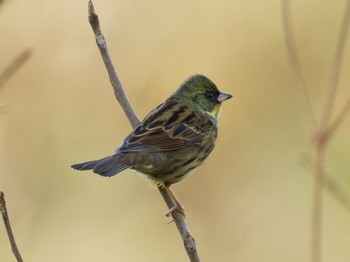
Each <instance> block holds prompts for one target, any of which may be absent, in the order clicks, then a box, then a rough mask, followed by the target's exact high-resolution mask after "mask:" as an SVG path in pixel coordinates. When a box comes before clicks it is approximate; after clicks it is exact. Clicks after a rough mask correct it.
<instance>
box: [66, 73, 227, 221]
mask: <svg viewBox="0 0 350 262" xmlns="http://www.w3.org/2000/svg"><path fill="white" fill-rule="evenodd" d="M231 97H232V96H231V95H229V94H225V93H221V92H220V91H219V90H218V88H217V87H216V85H215V84H214V83H213V82H212V81H211V80H210V79H208V78H207V77H206V76H203V75H193V76H190V77H189V78H188V79H187V80H185V82H184V83H183V84H182V85H181V86H180V87H179V88H178V89H177V90H176V91H175V93H173V94H172V95H171V96H170V97H169V98H168V99H167V100H166V101H165V102H164V103H162V104H161V105H159V106H158V107H156V108H155V109H154V110H153V111H151V112H150V113H149V114H148V115H147V116H146V117H145V119H144V120H143V121H142V122H141V123H140V125H139V126H138V127H136V128H135V129H134V130H133V131H132V132H131V133H130V134H129V135H128V136H127V137H126V138H125V140H124V142H123V143H122V144H121V145H120V146H119V147H118V148H117V149H116V150H115V154H113V155H112V156H108V157H105V158H102V159H99V160H93V161H88V162H84V163H80V164H75V165H72V168H74V169H77V170H90V169H92V170H93V172H94V173H97V174H99V175H101V176H105V177H110V176H114V175H116V174H118V173H120V172H121V171H123V170H125V169H128V168H131V169H134V170H136V171H138V172H140V173H142V174H144V175H145V176H146V177H147V178H149V179H150V180H152V181H154V182H155V183H156V184H157V185H158V186H164V187H165V188H166V189H167V191H168V192H169V193H170V194H171V196H172V197H173V199H174V202H175V203H176V205H175V206H174V207H173V208H171V209H170V210H169V211H168V212H167V214H166V215H167V216H168V215H170V214H171V213H172V212H173V211H175V210H177V211H179V212H180V213H182V214H184V212H183V210H184V209H183V206H182V205H181V203H180V201H179V200H178V199H177V198H176V196H175V194H174V192H173V191H172V190H171V189H170V188H169V187H170V185H172V184H175V183H177V182H179V181H181V180H182V179H184V178H185V177H186V176H187V175H189V174H190V173H192V172H193V171H194V170H195V169H196V168H197V167H198V166H200V165H201V164H202V163H203V162H204V160H205V159H206V158H207V157H208V156H209V154H210V153H211V152H212V150H213V149H214V146H215V140H216V138H217V135H218V117H219V115H220V111H221V103H222V102H223V101H225V100H227V99H229V98H231Z"/></svg>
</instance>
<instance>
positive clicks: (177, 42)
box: [0, 0, 350, 262]
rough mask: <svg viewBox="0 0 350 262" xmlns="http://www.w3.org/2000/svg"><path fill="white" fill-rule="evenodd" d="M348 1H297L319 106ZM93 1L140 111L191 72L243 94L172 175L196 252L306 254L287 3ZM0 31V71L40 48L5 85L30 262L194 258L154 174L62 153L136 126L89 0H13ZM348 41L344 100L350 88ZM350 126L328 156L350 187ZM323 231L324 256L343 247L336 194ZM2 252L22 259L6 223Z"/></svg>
mask: <svg viewBox="0 0 350 262" xmlns="http://www.w3.org/2000/svg"><path fill="white" fill-rule="evenodd" d="M214 2H215V3H214ZM344 6H345V1H307V3H306V2H305V1H301V0H299V1H293V8H292V12H293V19H294V28H295V32H296V36H297V45H298V48H299V51H300V59H301V61H302V67H303V70H304V73H305V78H306V82H307V85H308V88H309V90H310V95H311V97H312V104H313V106H314V108H315V109H316V110H315V111H316V115H317V116H319V115H320V112H321V108H322V103H323V97H324V94H325V92H324V91H325V83H326V80H327V76H328V71H329V68H330V64H331V60H332V55H333V52H334V47H335V44H336V39H337V33H338V31H339V25H340V21H341V17H342V13H343V9H344ZM95 8H96V10H97V13H98V14H99V16H100V19H101V23H102V29H103V32H104V34H105V37H106V38H107V41H108V44H109V48H110V52H111V55H112V56H113V59H114V62H115V64H116V68H117V70H118V73H119V76H120V78H121V80H122V82H123V84H124V86H125V87H126V89H127V93H128V96H129V99H130V101H131V103H132V105H133V106H134V108H135V110H136V112H137V114H138V116H139V117H140V118H142V117H144V116H145V115H146V114H147V113H148V112H149V111H150V110H151V109H153V108H154V107H155V106H157V105H158V104H159V103H161V102H162V101H163V100H165V99H166V98H167V96H169V95H170V94H171V93H172V92H173V91H174V90H175V88H177V87H178V85H179V84H180V83H181V82H182V81H183V80H184V79H185V78H186V77H188V76H189V75H191V74H193V73H202V74H205V75H207V76H208V77H210V78H211V79H212V80H213V81H214V82H215V83H216V84H217V85H218V86H219V88H220V89H221V90H222V91H225V92H228V93H231V94H233V95H234V99H232V100H229V101H228V102H226V103H225V104H224V108H223V109H224V110H223V114H222V117H221V123H220V137H219V140H218V143H217V146H216V149H215V151H214V153H213V154H212V156H211V158H210V159H209V160H208V161H207V163H206V164H205V165H204V166H203V167H202V168H201V169H200V170H199V171H198V172H197V173H196V174H195V175H194V176H191V177H190V178H188V179H186V180H185V181H183V182H182V183H180V184H178V185H175V186H174V189H175V191H176V192H177V194H178V196H179V198H180V199H181V200H182V202H183V204H184V205H185V207H186V211H187V212H186V214H187V222H188V224H189V226H190V228H191V232H192V233H193V235H194V237H195V238H196V240H197V244H198V248H199V251H200V253H201V256H202V258H203V261H241V262H250V261H259V262H261V261H266V262H273V261H276V262H280V261H283V262H294V261H299V262H302V261H308V259H309V253H310V248H309V232H310V208H311V188H312V179H311V175H310V170H309V168H308V163H309V160H310V157H311V150H310V143H309V141H308V137H307V133H306V131H305V126H304V123H303V119H302V114H301V112H300V110H299V106H298V100H297V96H296V94H295V88H294V86H293V84H292V74H291V70H290V67H289V63H288V60H287V55H286V48H285V42H284V38H283V27H282V15H281V2H280V1H257V0H255V1H182V0H181V1H160V0H158V1H157V0H154V1H126V0H124V1H107V0H101V1H96V2H95ZM0 32H1V41H0V71H1V70H2V69H3V68H5V67H6V65H8V64H9V63H10V62H11V60H12V59H14V57H16V55H18V54H19V53H20V52H21V51H22V50H24V49H26V48H33V50H34V51H33V55H32V57H31V59H30V60H29V61H28V63H26V64H25V65H24V66H23V67H22V68H21V69H20V70H19V71H18V73H17V74H16V75H15V76H14V77H13V78H12V79H11V80H10V81H9V82H8V83H7V84H6V86H4V87H3V88H2V89H1V90H0V101H1V102H2V103H5V104H6V110H5V111H3V112H1V114H0V189H1V190H3V191H4V192H5V194H6V199H7V204H8V209H9V212H10V216H11V222H12V226H13V229H14V233H15V236H16V240H17V243H18V245H19V247H20V249H21V251H22V255H23V257H24V259H25V261H53V262H55V261H187V257H186V254H185V251H184V250H183V247H182V243H181V241H180V238H179V236H178V233H177V231H176V229H175V226H174V225H167V224H166V222H168V219H167V218H165V217H164V213H165V211H166V206H165V204H164V203H163V201H162V199H161V197H160V195H159V193H158V191H157V190H156V189H154V188H153V187H152V186H151V185H150V183H148V182H147V181H145V180H144V179H140V178H139V177H138V176H135V175H131V174H133V172H132V171H125V172H123V173H121V174H119V175H118V176H116V177H113V178H110V179H106V178H102V177H99V176H97V175H93V174H92V173H90V172H86V173H79V172H77V171H74V170H71V169H70V167H69V166H70V165H71V164H72V163H76V162H80V161H85V160H90V159H95V158H99V157H102V156H105V155H108V154H111V153H112V152H113V150H114V148H115V147H116V146H117V145H118V144H119V143H120V142H121V141H122V140H123V139H124V137H125V136H126V135H127V134H128V132H129V131H130V126H129V123H128V122H127V120H126V118H125V116H124V115H123V113H122V111H121V109H120V107H119V105H118V104H117V103H116V101H115V99H114V96H113V93H112V89H111V87H110V85H109V80H108V76H107V74H106V72H105V69H104V66H103V64H102V60H101V58H100V55H99V52H98V50H97V47H96V45H95V41H94V38H93V35H92V31H91V29H90V26H89V24H88V22H87V1H68V0H66V1H53V0H41V1H21V0H14V1H5V3H3V4H2V5H1V7H0ZM349 45H350V42H348V44H347V46H346V52H345V59H344V64H343V69H342V74H341V78H340V83H339V89H338V91H339V93H338V96H337V100H336V110H335V111H337V110H338V109H339V108H341V105H342V104H343V103H344V102H345V100H346V98H347V97H348V96H349V84H350V74H349V70H350V59H349V56H350V53H349V52H350V49H349V47H350V46H349ZM349 128H350V120H349V117H347V119H346V120H345V122H344V123H343V125H342V126H341V128H340V130H339V131H338V132H337V133H336V136H335V137H334V139H332V141H331V146H330V147H329V148H328V151H327V161H326V170H327V172H328V174H329V175H330V176H331V177H333V178H334V179H336V181H337V182H338V183H339V184H340V185H341V187H342V188H343V189H344V190H345V191H346V190H347V194H350V190H349V188H350V178H349V170H350V166H349V155H350V140H349ZM323 234H324V242H323V247H324V249H323V255H324V261H330V262H342V261H343V262H345V261H349V259H350V249H349V244H350V213H349V211H348V210H347V209H346V208H345V207H344V206H343V205H341V204H340V203H339V201H337V200H336V199H335V198H334V197H333V196H332V195H331V194H329V193H328V192H326V193H325V202H324V223H323ZM0 261H14V258H13V256H12V253H11V249H10V247H9V244H8V241H7V237H6V233H5V229H4V227H3V225H2V224H1V225H0Z"/></svg>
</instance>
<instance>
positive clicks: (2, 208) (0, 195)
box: [0, 191, 23, 262]
mask: <svg viewBox="0 0 350 262" xmlns="http://www.w3.org/2000/svg"><path fill="white" fill-rule="evenodd" d="M0 212H1V215H2V219H3V220H4V224H5V228H6V231H7V236H8V238H9V240H10V244H11V248H12V252H13V254H14V255H15V257H16V259H17V261H18V262H23V259H22V257H21V254H20V252H19V250H18V247H17V245H16V241H15V237H14V236H13V232H12V229H11V224H10V219H9V216H8V213H7V208H6V201H5V194H4V192H2V191H1V192H0Z"/></svg>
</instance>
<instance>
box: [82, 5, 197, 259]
mask: <svg viewBox="0 0 350 262" xmlns="http://www.w3.org/2000/svg"><path fill="white" fill-rule="evenodd" d="M88 13H89V22H90V25H91V27H92V29H93V32H94V35H95V39H96V43H97V46H98V48H99V50H100V53H101V56H102V59H103V61H104V63H105V66H106V69H107V71H108V74H109V79H110V81H111V84H112V87H113V90H114V94H115V97H116V99H117V101H118V102H119V103H120V105H121V107H122V108H123V110H124V113H125V114H126V116H127V118H128V119H129V122H130V124H131V126H132V127H133V128H135V127H137V126H138V125H139V123H140V121H139V120H138V118H137V117H136V114H135V113H134V111H133V109H132V107H131V105H130V103H129V102H128V100H127V97H126V95H125V93H124V89H123V86H122V84H121V82H120V80H119V78H118V76H117V74H116V72H115V69H114V66H113V63H112V60H111V58H110V56H109V52H108V48H107V43H106V40H105V38H104V36H103V34H102V32H101V29H100V23H99V20H98V16H97V14H96V13H95V10H94V6H93V3H92V1H91V0H90V1H89V4H88ZM158 189H159V191H160V193H161V195H162V196H163V199H164V201H165V203H166V204H167V206H168V207H169V208H171V207H173V206H174V204H175V203H174V201H173V199H172V197H171V195H170V194H169V193H168V192H167V191H166V190H165V189H164V188H163V187H158ZM172 216H173V220H174V222H175V224H176V226H177V228H178V231H179V233H180V235H181V238H182V240H183V242H184V246H185V249H186V252H187V254H188V256H189V258H190V261H196V262H198V261H200V259H199V255H198V252H197V249H196V245H195V241H194V238H193V237H192V236H191V234H190V232H189V229H188V226H187V224H186V221H185V219H184V217H183V216H182V215H180V214H179V213H177V212H173V213H172Z"/></svg>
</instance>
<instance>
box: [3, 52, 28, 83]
mask: <svg viewBox="0 0 350 262" xmlns="http://www.w3.org/2000/svg"><path fill="white" fill-rule="evenodd" d="M31 54H32V49H26V50H24V51H23V52H21V53H20V54H19V55H18V56H17V57H16V58H15V59H14V60H13V61H12V62H11V63H10V64H9V65H8V66H7V67H6V68H5V69H4V70H3V71H2V72H1V73H0V87H2V86H3V85H4V84H5V83H6V82H7V81H8V80H9V79H10V77H11V76H12V75H13V74H14V73H16V72H17V70H18V69H19V68H20V67H21V66H22V65H23V64H24V63H25V62H26V61H27V60H28V59H29V57H30V56H31Z"/></svg>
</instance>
